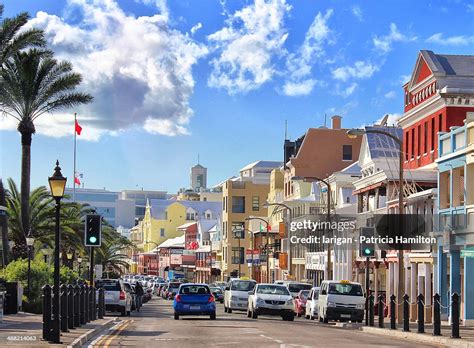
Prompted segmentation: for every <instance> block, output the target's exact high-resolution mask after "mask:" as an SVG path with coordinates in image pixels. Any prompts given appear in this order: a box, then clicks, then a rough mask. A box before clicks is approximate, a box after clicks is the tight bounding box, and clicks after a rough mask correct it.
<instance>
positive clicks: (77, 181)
mask: <svg viewBox="0 0 474 348" xmlns="http://www.w3.org/2000/svg"><path fill="white" fill-rule="evenodd" d="M74 183H75V184H76V185H81V180H79V178H78V177H77V176H75V177H74Z"/></svg>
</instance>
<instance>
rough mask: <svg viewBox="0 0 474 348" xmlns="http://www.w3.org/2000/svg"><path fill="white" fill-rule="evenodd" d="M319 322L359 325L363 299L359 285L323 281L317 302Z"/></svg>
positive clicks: (363, 306)
mask: <svg viewBox="0 0 474 348" xmlns="http://www.w3.org/2000/svg"><path fill="white" fill-rule="evenodd" d="M318 304H319V308H318V318H319V321H320V322H324V323H327V322H328V321H329V320H339V321H349V320H350V321H351V322H358V323H361V322H362V320H363V319H364V308H365V297H364V291H363V290H362V285H361V284H360V283H355V282H350V281H348V280H341V281H336V280H324V281H323V282H322V283H321V288H320V292H319V300H318Z"/></svg>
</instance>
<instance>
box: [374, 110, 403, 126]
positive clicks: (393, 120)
mask: <svg viewBox="0 0 474 348" xmlns="http://www.w3.org/2000/svg"><path fill="white" fill-rule="evenodd" d="M387 115H388V119H387V126H396V125H397V121H398V119H399V118H400V117H401V116H402V115H401V114H397V113H393V114H387ZM384 117H385V115H384V116H382V117H380V118H379V119H378V120H377V121H376V122H375V123H376V124H380V122H382V120H383V118H384Z"/></svg>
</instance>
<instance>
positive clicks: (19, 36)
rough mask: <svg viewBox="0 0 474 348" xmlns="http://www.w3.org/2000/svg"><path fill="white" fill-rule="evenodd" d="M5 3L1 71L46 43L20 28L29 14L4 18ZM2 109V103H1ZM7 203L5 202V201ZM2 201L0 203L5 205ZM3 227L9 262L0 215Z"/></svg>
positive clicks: (5, 258) (34, 32)
mask: <svg viewBox="0 0 474 348" xmlns="http://www.w3.org/2000/svg"><path fill="white" fill-rule="evenodd" d="M3 9H4V7H3V5H2V4H0V71H1V70H2V69H3V63H4V62H5V61H6V60H7V59H9V58H10V57H12V56H13V55H14V54H16V53H17V52H19V51H20V50H23V49H25V48H28V47H31V46H36V47H43V46H44V45H45V44H46V41H45V39H44V32H43V31H42V30H39V29H34V28H33V29H28V30H22V31H21V32H20V29H22V27H23V26H24V25H25V24H26V23H27V22H28V19H29V15H28V13H26V12H22V13H20V14H19V15H17V16H16V17H13V18H3ZM0 109H1V105H0ZM4 194H5V192H4V187H3V183H1V180H0V200H1V198H2V197H4ZM3 203H5V202H3ZM3 203H2V202H1V201H0V205H5V204H3ZM0 221H1V224H2V225H3V228H2V244H3V245H2V249H3V263H4V265H7V264H8V253H9V248H8V219H7V218H6V217H0Z"/></svg>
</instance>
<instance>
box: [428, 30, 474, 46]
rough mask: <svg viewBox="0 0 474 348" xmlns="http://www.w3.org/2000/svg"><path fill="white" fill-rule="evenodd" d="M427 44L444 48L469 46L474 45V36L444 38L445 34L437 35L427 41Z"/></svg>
mask: <svg viewBox="0 0 474 348" xmlns="http://www.w3.org/2000/svg"><path fill="white" fill-rule="evenodd" d="M426 42H429V43H435V44H438V45H443V46H467V45H471V44H474V36H464V35H458V36H449V37H444V36H443V33H436V34H433V35H431V36H430V37H429V38H428V39H426Z"/></svg>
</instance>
